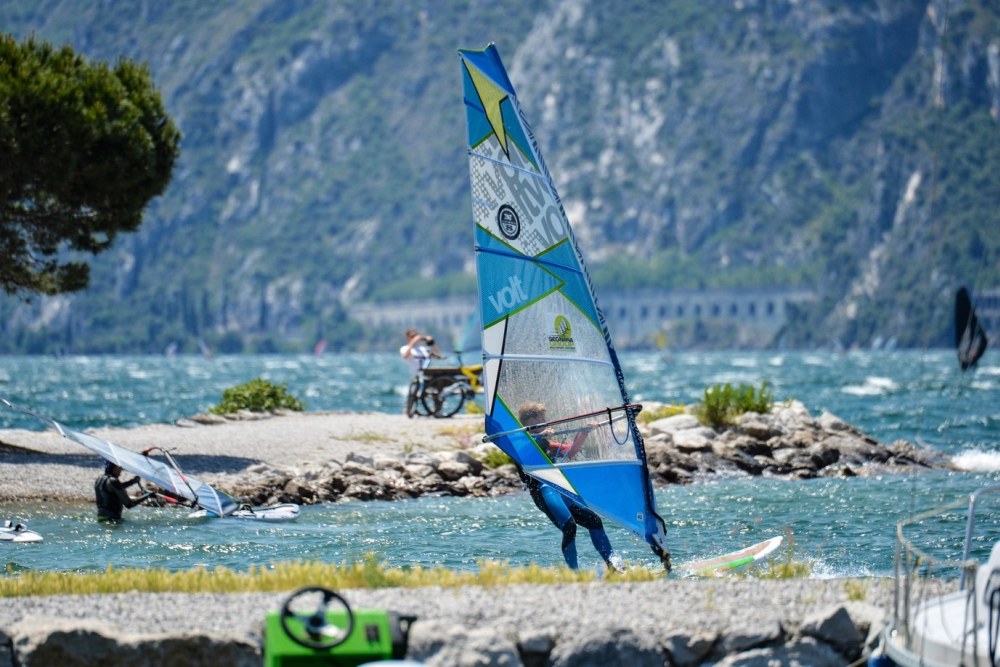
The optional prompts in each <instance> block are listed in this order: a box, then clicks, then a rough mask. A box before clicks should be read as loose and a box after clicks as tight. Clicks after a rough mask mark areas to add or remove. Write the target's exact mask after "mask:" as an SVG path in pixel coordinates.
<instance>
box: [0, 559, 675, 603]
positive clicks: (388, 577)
mask: <svg viewBox="0 0 1000 667" xmlns="http://www.w3.org/2000/svg"><path fill="white" fill-rule="evenodd" d="M478 565H479V569H478V571H476V572H471V571H458V570H449V569H447V568H443V567H435V568H422V567H419V566H415V567H404V568H396V567H387V566H386V565H384V564H383V563H382V561H381V560H380V559H379V558H378V557H376V556H375V555H373V554H368V555H367V556H365V557H364V558H363V559H362V560H360V561H355V562H348V563H342V564H331V563H320V562H301V561H300V562H292V563H277V564H273V565H270V566H260V567H250V568H249V569H248V570H246V571H235V570H230V569H229V568H225V567H216V568H212V569H207V568H194V569H191V570H185V571H181V572H171V571H168V570H164V569H159V568H153V569H148V570H146V569H133V568H123V569H117V570H116V569H114V568H112V567H110V566H109V567H108V568H107V569H106V570H104V571H103V572H89V573H74V574H67V573H65V572H24V571H21V572H14V570H13V567H12V566H11V565H8V566H7V573H6V576H5V577H2V578H0V597H19V596H26V595H93V594H110V593H126V592H130V591H138V592H146V593H164V592H179V593H245V592H277V591H287V590H291V589H294V588H299V587H301V586H311V585H315V584H316V583H317V582H322V583H323V585H324V586H326V587H329V588H335V589H358V588H361V589H373V588H421V587H426V586H441V587H445V588H454V587H457V586H507V585H512V584H566V583H581V582H591V581H595V580H596V579H597V578H598V576H597V572H596V571H588V570H570V569H569V568H566V567H541V566H538V565H534V564H532V565H528V566H525V567H511V566H510V565H508V564H506V563H503V562H497V561H490V560H484V561H480V562H479V563H478ZM662 576H663V574H662V572H660V573H654V572H652V571H650V570H647V569H645V568H642V567H639V568H635V569H633V570H630V571H629V572H626V573H624V574H617V573H609V574H607V575H605V580H606V581H612V582H625V581H629V582H640V581H653V580H655V579H659V578H662Z"/></svg>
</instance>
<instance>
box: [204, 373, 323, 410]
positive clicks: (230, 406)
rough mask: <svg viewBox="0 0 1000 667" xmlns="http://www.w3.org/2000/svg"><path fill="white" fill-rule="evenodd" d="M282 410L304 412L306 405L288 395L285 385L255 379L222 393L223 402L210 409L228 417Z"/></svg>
mask: <svg viewBox="0 0 1000 667" xmlns="http://www.w3.org/2000/svg"><path fill="white" fill-rule="evenodd" d="M282 408H284V409H286V410H295V411H297V412H302V411H303V410H305V404H304V403H303V402H302V401H300V400H299V399H297V398H295V397H294V396H292V395H291V394H289V393H288V391H287V389H286V385H285V383H281V384H280V385H276V384H274V383H273V382H268V381H267V380H264V379H262V378H254V379H253V380H250V381H249V382H247V383H245V384H241V385H237V386H235V387H230V388H229V389H226V390H225V391H224V392H222V402H221V403H219V404H218V405H216V406H215V407H213V408H209V412H212V413H214V414H217V415H227V414H232V413H234V412H239V411H240V410H249V411H250V412H271V411H273V410H279V409H282Z"/></svg>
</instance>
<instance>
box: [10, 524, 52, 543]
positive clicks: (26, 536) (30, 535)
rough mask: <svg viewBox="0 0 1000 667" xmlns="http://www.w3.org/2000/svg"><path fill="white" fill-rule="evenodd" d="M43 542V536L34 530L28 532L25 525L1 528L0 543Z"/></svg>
mask: <svg viewBox="0 0 1000 667" xmlns="http://www.w3.org/2000/svg"><path fill="white" fill-rule="evenodd" d="M41 541H42V536H41V535H39V534H38V533H36V532H35V531H33V530H28V528H27V527H26V526H25V525H24V524H20V523H19V524H17V525H12V526H0V542H10V543H31V542H41Z"/></svg>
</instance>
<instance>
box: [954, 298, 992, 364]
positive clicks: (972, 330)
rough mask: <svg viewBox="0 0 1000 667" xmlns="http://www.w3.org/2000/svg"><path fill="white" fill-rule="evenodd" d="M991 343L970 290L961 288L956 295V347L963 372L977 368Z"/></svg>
mask: <svg viewBox="0 0 1000 667" xmlns="http://www.w3.org/2000/svg"><path fill="white" fill-rule="evenodd" d="M988 343H989V341H988V339H987V338H986V331H984V330H983V327H982V326H981V325H980V324H979V318H978V317H976V309H975V308H974V307H973V305H972V297H970V296H969V290H967V289H966V288H965V287H960V288H959V289H958V293H957V294H955V347H956V349H957V350H958V363H959V365H960V366H961V367H962V370H963V371H966V370H969V369H970V368H975V366H976V362H978V361H979V358H980V357H981V356H983V353H984V352H986V346H987V344H988Z"/></svg>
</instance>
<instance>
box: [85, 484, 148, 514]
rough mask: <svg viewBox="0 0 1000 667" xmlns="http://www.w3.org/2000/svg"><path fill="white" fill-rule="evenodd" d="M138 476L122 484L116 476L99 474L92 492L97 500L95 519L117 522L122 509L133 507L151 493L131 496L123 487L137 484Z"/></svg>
mask: <svg viewBox="0 0 1000 667" xmlns="http://www.w3.org/2000/svg"><path fill="white" fill-rule="evenodd" d="M138 483H139V478H138V477H135V478H133V479H131V480H129V481H128V482H125V483H124V484H122V483H121V482H120V481H119V480H118V478H117V477H112V476H111V475H101V476H100V477H98V478H97V481H96V482H94V494H95V496H96V500H97V520H98V521H107V522H112V523H117V522H118V521H121V520H122V509H124V508H126V507H130V508H131V507H135V506H136V505H138V504H139V503H141V502H142V501H143V500H145V499H146V498H148V497H149V496H151V495H152V494H146V495H143V496H139V497H138V498H131V497H129V495H128V494H127V493H126V492H125V489H127V488H128V487H130V486H132V485H133V484H138Z"/></svg>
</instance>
